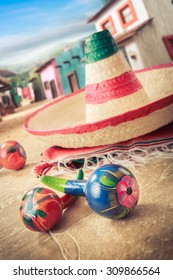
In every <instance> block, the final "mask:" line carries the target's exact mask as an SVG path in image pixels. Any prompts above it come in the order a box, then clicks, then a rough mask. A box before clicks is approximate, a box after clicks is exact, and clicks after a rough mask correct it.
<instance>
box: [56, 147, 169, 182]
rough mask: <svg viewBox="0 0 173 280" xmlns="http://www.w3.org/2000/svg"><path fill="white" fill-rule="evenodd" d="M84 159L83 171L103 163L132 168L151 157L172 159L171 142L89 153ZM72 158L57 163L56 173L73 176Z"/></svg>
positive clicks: (74, 170) (144, 162)
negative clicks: (70, 165) (157, 145)
mask: <svg viewBox="0 0 173 280" xmlns="http://www.w3.org/2000/svg"><path fill="white" fill-rule="evenodd" d="M92 157H94V158H95V159H96V162H93V161H92ZM81 158H83V159H84V165H83V170H84V172H85V173H89V174H90V173H91V172H92V171H94V170H95V169H96V168H98V167H100V166H102V165H104V164H109V163H113V164H119V165H122V166H125V167H127V168H134V167H136V166H142V165H145V164H146V163H148V162H149V161H150V160H153V159H156V158H157V159H173V143H172V144H169V145H163V146H160V147H145V148H132V149H129V150H125V151H122V150H121V151H111V152H107V153H105V154H104V155H103V154H102V153H100V154H99V153H97V154H93V155H91V154H90V157H87V156H85V157H82V156H81ZM73 159H74V158H70V157H68V158H66V159H64V160H63V161H60V162H58V163H57V169H58V171H57V172H56V175H60V174H61V175H62V174H63V175H64V176H66V175H68V176H69V175H71V176H73V178H74V174H76V169H72V168H70V167H69V166H68V163H69V161H70V160H73Z"/></svg>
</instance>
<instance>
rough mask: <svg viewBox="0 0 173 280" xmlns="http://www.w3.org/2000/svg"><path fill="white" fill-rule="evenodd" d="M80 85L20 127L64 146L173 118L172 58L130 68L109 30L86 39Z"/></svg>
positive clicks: (119, 136)
mask: <svg viewBox="0 0 173 280" xmlns="http://www.w3.org/2000/svg"><path fill="white" fill-rule="evenodd" d="M85 53H86V66H85V70H86V86H85V90H80V91H78V92H75V93H72V94H69V95H67V96H63V97H61V98H57V99H55V100H53V101H51V102H50V103H49V104H46V105H45V106H43V107H42V108H40V109H38V110H37V111H35V112H34V113H32V114H31V115H29V116H28V117H27V118H26V120H25V128H26V130H27V131H28V132H30V133H31V134H33V135H37V136H40V138H41V139H43V140H44V141H46V142H48V144H49V145H58V146H60V147H64V148H82V147H94V146H100V145H108V144H115V143H118V142H122V141H127V140H129V139H132V138H135V137H139V136H141V135H145V134H147V133H150V132H152V131H154V130H156V129H158V128H160V127H163V126H165V125H167V124H168V123H171V122H172V121H173V63H170V64H166V65H160V66H155V67H151V68H147V69H143V70H139V71H132V69H131V68H130V66H129V64H128V63H127V61H126V60H125V58H124V56H123V54H122V52H121V50H120V49H119V47H118V46H117V44H116V43H115V41H114V39H113V38H112V36H111V35H110V33H109V31H108V30H104V31H101V32H96V33H94V34H92V35H91V36H89V37H88V38H87V39H86V46H85Z"/></svg>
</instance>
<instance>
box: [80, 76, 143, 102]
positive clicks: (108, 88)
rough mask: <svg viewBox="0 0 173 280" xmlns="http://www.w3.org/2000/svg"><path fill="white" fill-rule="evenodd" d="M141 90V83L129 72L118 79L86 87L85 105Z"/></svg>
mask: <svg viewBox="0 0 173 280" xmlns="http://www.w3.org/2000/svg"><path fill="white" fill-rule="evenodd" d="M141 88H142V85H141V83H140V82H139V80H138V78H137V77H136V76H135V74H134V72H133V71H132V70H131V71H128V72H125V73H123V74H122V75H120V76H118V77H115V78H112V79H109V80H105V81H102V82H100V83H95V84H90V85H86V87H85V92H86V103H87V104H99V103H103V102H107V101H109V100H112V99H117V98H121V97H123V96H126V95H129V94H132V93H135V92H137V91H138V90H140V89H141Z"/></svg>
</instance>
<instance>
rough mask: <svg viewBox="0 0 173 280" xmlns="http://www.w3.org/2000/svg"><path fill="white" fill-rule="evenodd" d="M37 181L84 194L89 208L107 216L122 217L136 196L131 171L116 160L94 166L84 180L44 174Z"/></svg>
mask: <svg viewBox="0 0 173 280" xmlns="http://www.w3.org/2000/svg"><path fill="white" fill-rule="evenodd" d="M41 181H42V183H44V184H45V185H47V186H48V187H50V188H53V189H55V190H58V191H62V192H65V193H67V194H70V195H76V196H85V197H86V200H87V202H88V205H89V206H90V207H91V209H92V210H94V211H95V212H96V213H98V214H100V215H102V216H105V217H107V218H111V219H119V218H123V217H125V216H126V215H127V214H128V213H129V211H130V210H131V209H132V208H133V207H134V206H135V205H136V204H137V202H138V198H139V187H138V183H137V181H136V179H135V177H134V175H133V174H132V173H131V172H130V171H129V170H128V169H127V168H125V167H123V166H120V165H116V164H107V165H103V166H101V167H99V168H97V169H96V170H95V171H94V172H93V173H92V174H91V175H90V177H89V178H88V180H79V181H77V180H67V179H63V178H57V177H52V176H48V175H45V176H41Z"/></svg>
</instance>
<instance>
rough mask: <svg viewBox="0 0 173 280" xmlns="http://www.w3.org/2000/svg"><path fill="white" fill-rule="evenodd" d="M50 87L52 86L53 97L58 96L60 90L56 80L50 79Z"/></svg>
mask: <svg viewBox="0 0 173 280" xmlns="http://www.w3.org/2000/svg"><path fill="white" fill-rule="evenodd" d="M50 87H51V92H52V97H53V98H56V97H58V92H57V88H56V85H55V81H54V80H52V81H50Z"/></svg>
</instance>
